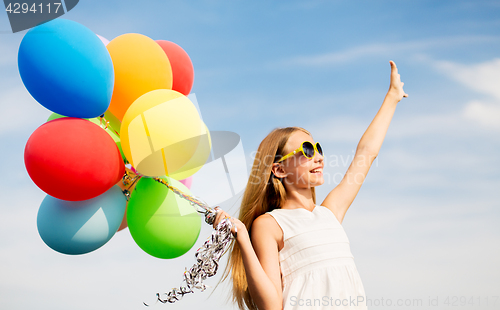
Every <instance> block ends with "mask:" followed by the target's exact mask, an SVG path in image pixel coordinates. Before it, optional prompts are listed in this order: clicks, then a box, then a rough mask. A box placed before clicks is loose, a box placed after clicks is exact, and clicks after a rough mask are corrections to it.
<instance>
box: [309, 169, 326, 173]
mask: <svg viewBox="0 0 500 310" xmlns="http://www.w3.org/2000/svg"><path fill="white" fill-rule="evenodd" d="M309 172H311V173H315V174H321V173H323V171H322V170H321V169H315V170H311V171H309Z"/></svg>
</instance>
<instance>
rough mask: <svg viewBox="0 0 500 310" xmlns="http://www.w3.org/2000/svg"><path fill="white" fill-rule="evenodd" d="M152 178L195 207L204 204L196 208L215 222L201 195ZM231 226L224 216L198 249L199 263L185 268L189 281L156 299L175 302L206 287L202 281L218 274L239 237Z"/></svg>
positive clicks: (208, 221)
mask: <svg viewBox="0 0 500 310" xmlns="http://www.w3.org/2000/svg"><path fill="white" fill-rule="evenodd" d="M153 179H154V180H155V181H157V182H159V183H162V184H163V185H165V186H167V187H168V188H169V189H171V190H172V191H173V192H174V193H176V194H177V195H179V196H180V197H182V198H184V199H186V200H188V201H189V203H190V204H191V205H192V206H193V207H195V208H196V207H201V209H197V210H196V211H197V212H198V213H202V214H204V215H205V222H206V223H207V224H209V225H212V224H213V223H214V221H215V217H216V215H217V211H216V210H214V209H212V208H210V207H209V206H208V204H207V203H206V202H204V201H202V200H201V199H200V198H195V197H192V196H189V195H186V194H184V193H183V192H181V191H180V190H178V189H177V188H175V187H173V186H172V185H170V184H168V183H167V181H165V180H163V179H160V178H153ZM231 227H232V223H231V221H230V219H229V218H228V217H225V218H224V219H222V220H221V221H220V222H219V224H217V227H216V229H215V230H214V231H213V232H212V235H211V236H210V238H208V239H207V241H205V243H204V244H203V246H201V247H200V248H199V249H198V250H197V251H196V253H195V257H196V263H195V264H194V265H193V266H192V267H191V269H189V270H187V268H186V270H185V271H184V279H183V282H185V283H186V286H180V287H179V288H173V289H172V290H171V291H170V292H168V293H164V295H166V297H165V298H162V297H161V295H160V293H157V294H156V297H157V302H161V303H164V304H165V303H167V302H168V303H174V302H176V301H178V300H181V299H182V297H184V295H185V294H188V293H194V291H193V288H196V289H199V290H201V291H202V292H203V291H204V290H205V289H206V288H207V286H206V285H205V284H204V283H203V281H204V280H206V278H207V277H212V276H214V275H215V274H216V273H217V269H218V268H219V260H220V258H221V257H222V256H223V255H224V254H225V253H226V251H227V248H228V247H229V245H230V244H231V241H232V240H233V239H235V238H236V235H237V233H238V231H237V229H236V227H235V235H234V236H233V234H232V233H231ZM144 305H145V306H149V305H148V304H146V303H144Z"/></svg>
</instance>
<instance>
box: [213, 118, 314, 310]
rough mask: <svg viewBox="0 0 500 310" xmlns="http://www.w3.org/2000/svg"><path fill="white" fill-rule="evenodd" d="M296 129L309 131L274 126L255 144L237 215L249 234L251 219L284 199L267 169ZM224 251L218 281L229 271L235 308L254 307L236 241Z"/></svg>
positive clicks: (252, 309) (278, 183)
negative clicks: (226, 259) (225, 260)
mask: <svg viewBox="0 0 500 310" xmlns="http://www.w3.org/2000/svg"><path fill="white" fill-rule="evenodd" d="M297 130H301V131H303V132H305V133H306V134H308V135H311V134H310V133H309V132H308V131H307V130H305V129H304V128H301V127H285V128H276V129H274V130H273V131H271V132H270V133H269V134H268V135H267V136H266V137H265V138H264V140H262V142H261V143H260V145H259V148H258V150H257V154H256V155H255V160H254V162H253V166H252V170H251V173H250V177H249V179H248V183H247V186H246V189H245V192H244V193H243V199H242V202H241V207H240V214H239V217H238V219H239V220H240V221H241V222H243V224H245V226H246V227H247V229H248V233H249V235H250V236H251V229H252V223H253V221H254V220H255V219H256V218H257V217H259V216H260V215H262V214H264V213H266V212H268V211H272V210H274V209H279V208H281V207H282V206H283V204H284V203H285V201H286V190H285V187H284V186H283V183H282V180H281V179H279V178H276V177H275V176H274V173H272V171H271V170H272V164H273V163H274V162H276V160H277V159H279V158H281V157H282V156H284V155H285V154H284V153H283V149H284V147H285V144H286V142H287V141H288V138H289V137H290V136H291V135H292V134H293V133H294V132H295V131H297ZM311 194H312V198H313V201H314V203H316V193H315V190H314V187H311ZM228 252H229V258H228V264H227V265H226V269H225V270H224V273H223V276H222V278H221V280H220V281H219V283H220V282H222V281H224V280H226V278H227V277H228V276H229V273H231V279H232V284H233V288H232V301H233V302H236V303H237V304H238V308H240V309H241V310H245V306H246V307H247V308H248V309H250V310H257V306H256V304H255V303H254V301H253V300H252V297H251V296H250V291H249V290H248V283H247V278H246V272H245V267H244V265H243V260H242V257H241V250H240V247H239V244H238V243H237V242H236V241H234V242H233V244H232V245H231V247H230V249H229V251H228ZM219 283H218V284H217V286H218V285H219ZM217 286H216V287H217Z"/></svg>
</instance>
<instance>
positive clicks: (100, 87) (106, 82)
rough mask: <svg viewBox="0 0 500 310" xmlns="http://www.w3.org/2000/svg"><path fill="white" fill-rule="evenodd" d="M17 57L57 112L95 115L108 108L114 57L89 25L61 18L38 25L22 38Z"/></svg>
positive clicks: (32, 89)
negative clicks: (112, 58)
mask: <svg viewBox="0 0 500 310" xmlns="http://www.w3.org/2000/svg"><path fill="white" fill-rule="evenodd" d="M17 60H18V67H19V73H20V75H21V79H22V81H23V83H24V85H25V86H26V89H28V91H29V93H30V94H31V95H32V96H33V98H35V100H37V101H38V102H39V103H40V104H41V105H43V106H44V107H46V108H47V109H49V110H51V111H52V112H55V113H58V114H61V115H64V116H71V117H79V118H93V117H97V116H99V115H101V114H103V113H104V112H105V111H106V110H107V109H108V107H109V103H110V102H111V95H112V94H113V86H114V81H115V75H114V70H113V62H112V61H111V56H110V55H109V52H108V50H107V49H106V47H105V46H104V44H102V42H101V40H100V39H99V37H98V36H97V35H96V34H95V33H93V32H92V31H91V30H90V29H88V28H87V27H85V26H83V25H81V24H79V23H77V22H74V21H71V20H67V19H61V18H58V19H54V20H52V21H50V22H47V23H44V24H42V25H39V26H37V27H34V28H32V29H30V30H29V31H28V32H27V33H26V35H25V36H24V38H23V40H22V41H21V45H20V46H19V53H18V59H17Z"/></svg>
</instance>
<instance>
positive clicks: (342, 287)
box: [214, 61, 408, 310]
mask: <svg viewBox="0 0 500 310" xmlns="http://www.w3.org/2000/svg"><path fill="white" fill-rule="evenodd" d="M390 65H391V78H390V86H389V91H388V92H387V95H386V96H385V99H384V101H383V103H382V106H381V108H380V109H379V111H378V112H377V114H376V115H375V118H374V119H373V121H372V122H371V124H370V125H369V126H368V129H367V130H366V132H365V133H364V134H363V136H362V137H361V139H360V141H359V143H358V146H357V149H356V153H355V155H354V158H353V160H352V162H351V164H350V166H349V168H348V170H347V172H346V174H345V176H344V178H343V179H342V181H341V182H340V183H339V184H338V185H337V186H336V187H335V188H333V189H332V190H331V191H330V193H329V194H328V195H327V196H326V198H325V200H324V201H323V202H322V203H321V204H320V205H318V204H317V203H316V194H315V186H319V185H321V184H323V183H324V179H323V167H324V161H323V160H324V157H323V151H322V148H321V145H320V144H319V143H317V142H316V141H314V139H313V137H312V136H311V134H310V133H309V132H308V131H307V130H305V129H303V128H300V127H287V128H277V129H274V130H273V131H272V132H271V133H269V134H268V135H267V137H265V138H264V140H263V141H262V142H261V143H260V145H259V148H258V150H257V154H256V156H255V160H254V163H253V166H252V170H251V174H250V177H249V180H248V183H247V186H246V189H245V192H244V194H243V198H242V203H241V208H240V214H239V217H238V218H237V219H236V218H232V217H230V216H229V214H227V213H226V212H225V211H223V210H222V209H220V208H218V207H217V208H218V213H217V217H216V219H215V222H214V227H216V226H217V224H218V223H219V222H220V221H221V220H222V219H223V218H225V217H229V218H230V220H231V222H232V223H233V234H234V233H235V228H234V226H235V227H236V228H237V234H236V242H235V243H233V245H232V248H231V252H230V254H229V260H228V265H227V266H226V269H225V271H224V274H223V277H222V281H223V280H225V279H226V278H227V277H228V276H229V274H231V279H232V299H233V301H234V302H236V303H237V305H238V307H239V308H240V309H242V310H243V309H246V308H248V309H251V310H254V309H260V310H267V309H269V310H279V309H285V310H288V309H366V295H365V291H364V287H363V284H362V282H361V279H360V277H359V274H358V272H357V269H356V265H355V264H354V260H353V256H352V254H351V251H350V248H349V240H348V239H347V236H346V235H345V232H344V230H343V227H342V225H341V224H342V221H343V219H344V216H345V214H346V212H347V210H348V209H349V206H350V205H351V204H352V202H353V200H354V198H355V197H356V195H357V193H358V191H359V189H360V187H361V185H362V184H363V181H364V179H365V177H366V175H367V173H368V170H369V169H370V166H371V164H372V162H373V160H374V159H375V158H376V157H377V155H378V152H379V150H380V147H381V145H382V142H383V140H384V137H385V135H386V132H387V129H388V128H389V124H390V122H391V119H392V117H393V115H394V112H395V110H396V105H397V103H398V102H399V101H400V100H401V99H402V98H403V97H407V96H408V95H407V94H406V93H405V92H404V91H403V85H404V83H402V82H401V79H400V75H399V74H398V69H397V67H396V64H395V63H394V62H393V61H390Z"/></svg>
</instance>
